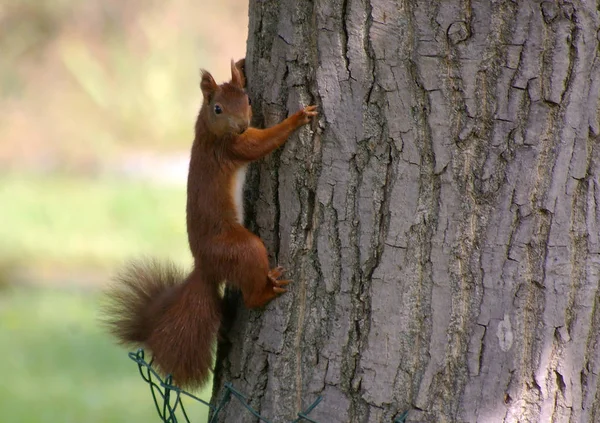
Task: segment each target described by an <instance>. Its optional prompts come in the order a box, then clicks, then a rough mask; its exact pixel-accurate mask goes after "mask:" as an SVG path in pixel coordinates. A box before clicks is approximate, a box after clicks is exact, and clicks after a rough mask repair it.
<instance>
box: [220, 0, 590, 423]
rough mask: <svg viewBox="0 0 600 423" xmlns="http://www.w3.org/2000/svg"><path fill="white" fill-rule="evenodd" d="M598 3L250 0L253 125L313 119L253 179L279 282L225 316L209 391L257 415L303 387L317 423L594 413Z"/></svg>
mask: <svg viewBox="0 0 600 423" xmlns="http://www.w3.org/2000/svg"><path fill="white" fill-rule="evenodd" d="M599 9H600V7H599V4H598V3H597V2H591V1H588V2H585V1H573V2H570V3H569V2H563V1H560V2H554V1H544V2H537V1H519V2H512V1H500V0H498V1H474V0H471V1H453V0H447V1H446V0H445V1H404V2H402V1H388V0H371V1H367V0H319V1H315V2H307V1H296V0H251V1H250V29H249V40H248V54H247V73H248V77H249V90H250V93H251V98H252V100H253V108H254V112H255V116H256V118H257V121H258V122H259V124H261V125H265V126H270V125H273V124H275V123H277V122H278V121H280V120H282V119H283V118H284V117H285V116H286V115H287V114H288V113H292V112H294V111H296V110H297V109H298V108H300V107H301V106H302V105H308V104H312V103H314V104H318V106H319V109H320V110H319V111H320V118H319V121H318V124H315V125H313V128H312V130H310V129H308V128H304V129H302V130H301V131H299V132H298V133H297V134H295V135H294V136H292V137H291V138H290V140H289V141H288V143H287V144H286V145H285V147H283V148H282V149H281V150H279V151H278V152H276V153H275V154H273V155H272V156H271V157H269V158H267V159H266V160H264V161H263V162H261V163H260V164H259V165H258V166H255V167H254V168H253V170H252V171H251V175H250V179H249V183H248V187H247V188H248V192H249V197H250V200H251V201H249V203H248V213H249V214H248V216H247V218H248V223H249V226H250V227H251V228H252V229H253V230H255V231H256V232H257V233H258V234H260V236H261V237H263V239H264V240H265V242H266V245H267V247H268V249H269V251H271V252H272V253H273V255H272V262H273V264H276V263H277V264H280V265H283V266H285V267H286V268H287V269H289V276H290V278H291V279H293V284H292V285H291V286H290V290H289V292H288V293H286V294H285V295H283V296H281V297H280V298H279V299H277V300H275V301H274V302H272V303H271V304H269V305H268V306H267V308H266V310H264V311H247V310H244V309H243V308H240V309H239V311H238V314H237V316H236V318H235V322H234V323H233V326H232V327H231V328H230V330H229V332H228V333H227V335H226V338H227V342H224V343H223V344H222V345H221V350H220V354H219V359H218V362H217V368H216V376H215V383H216V385H215V386H216V387H217V388H216V389H215V394H217V395H219V394H220V392H221V391H220V389H219V387H221V386H222V384H223V383H224V382H226V381H230V382H232V383H233V385H234V386H235V387H236V388H237V389H239V390H240V391H242V392H244V393H246V394H248V395H250V397H251V399H250V403H251V404H252V406H253V407H254V408H256V409H257V410H259V411H260V413H261V414H262V415H263V416H265V417H267V418H269V419H270V420H271V421H272V422H284V421H291V420H293V419H294V418H296V417H297V416H296V413H298V412H299V411H300V410H303V409H305V408H306V407H307V406H308V405H310V404H311V403H312V402H313V401H314V400H315V398H316V397H317V396H318V395H323V397H324V400H323V402H322V403H321V404H320V405H319V406H318V407H317V408H316V409H315V410H314V411H313V412H312V413H311V414H310V417H311V418H312V419H313V420H315V421H317V422H319V423H331V422H365V423H366V422H368V423H375V422H391V421H393V420H394V419H395V418H397V417H398V416H399V415H400V414H401V413H403V412H404V411H406V410H410V413H409V417H408V420H407V421H424V422H517V421H518V422H597V421H600V410H599V406H600V398H599V396H600V391H599V390H598V383H599V379H598V373H599V372H600V345H599V344H600V307H599V300H598V298H599V297H598V284H599V278H600V205H599V203H600V142H599V141H600V105H599V98H600V58H599V55H598V52H599V45H598V44H599V42H598V39H599V37H600V34H599V32H598V30H599V29H600V12H599V11H598V10H599ZM225 344H227V346H226V345H225ZM220 421H226V422H251V421H256V419H255V418H253V417H251V416H250V415H249V414H246V413H245V412H244V410H242V409H241V408H240V407H239V406H237V405H235V404H233V403H232V404H231V405H230V406H228V409H227V412H226V413H225V414H224V415H223V417H222V418H221V420H220Z"/></svg>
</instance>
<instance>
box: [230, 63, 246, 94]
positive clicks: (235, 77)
mask: <svg viewBox="0 0 600 423" xmlns="http://www.w3.org/2000/svg"><path fill="white" fill-rule="evenodd" d="M245 62H246V59H241V60H238V61H237V63H235V62H234V61H233V59H232V60H231V83H232V84H233V85H237V86H238V87H240V88H244V87H245V86H246V78H244V74H243V73H242V72H241V69H243V66H244V64H245Z"/></svg>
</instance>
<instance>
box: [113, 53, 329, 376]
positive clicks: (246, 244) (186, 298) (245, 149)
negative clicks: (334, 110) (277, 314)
mask: <svg viewBox="0 0 600 423" xmlns="http://www.w3.org/2000/svg"><path fill="white" fill-rule="evenodd" d="M244 65H245V62H244V59H242V60H240V61H238V62H237V63H233V61H232V63H231V74H232V75H231V81H230V82H228V83H224V84H222V85H217V84H216V83H215V81H214V79H213V77H212V76H211V75H210V73H208V72H206V71H203V72H202V81H201V84H200V86H201V88H202V93H203V95H204V102H203V104H202V108H201V109H200V112H199V115H198V119H197V121H196V136H195V139H194V144H193V146H192V154H191V159H190V168H189V174H188V190H187V230H188V240H189V245H190V250H191V252H192V255H193V257H194V269H193V270H192V272H191V273H190V274H189V275H188V276H187V277H184V275H183V274H181V273H180V272H179V271H177V269H175V268H174V267H173V266H160V265H158V264H156V263H155V262H150V263H134V264H133V265H132V266H130V267H129V268H128V269H126V271H125V272H123V274H122V275H121V276H120V280H119V283H118V284H116V285H115V286H113V287H112V288H111V290H109V291H108V296H109V298H110V299H111V302H110V304H109V306H108V307H107V309H106V314H107V319H106V320H107V323H108V325H109V328H110V330H111V331H112V333H113V334H114V335H115V336H116V337H117V338H118V339H119V341H120V342H121V343H123V344H127V345H129V344H133V345H142V346H144V347H146V348H148V349H150V350H151V351H152V353H153V355H154V362H155V364H156V365H157V367H158V368H159V369H160V370H161V371H162V372H163V373H165V374H166V373H170V374H172V375H173V380H174V381H175V383H177V384H179V385H180V386H185V387H197V386H199V385H202V384H203V383H205V382H206V380H207V379H208V377H209V375H210V369H211V365H212V362H213V343H214V340H215V336H216V334H217V331H218V328H219V325H220V320H221V314H222V312H221V302H220V301H221V300H220V296H219V286H220V284H221V283H222V281H226V282H227V283H228V284H230V285H232V286H234V287H237V288H239V289H240V290H241V291H242V294H243V297H244V303H245V304H246V306H247V307H261V306H263V305H265V304H266V303H267V302H269V301H270V300H272V299H273V298H275V297H276V296H277V295H279V294H281V293H283V292H285V288H284V286H285V285H287V283H288V282H289V281H286V280H279V278H280V276H281V274H282V269H281V268H275V269H269V262H268V258H267V251H266V248H265V246H264V244H263V242H262V240H261V239H260V238H259V237H257V236H256V235H254V234H253V233H251V232H250V231H248V230H247V229H246V228H245V227H244V226H243V222H242V221H241V220H242V219H241V218H240V212H239V210H238V209H237V208H236V206H237V207H239V206H241V205H240V204H237V203H239V202H240V195H239V189H240V186H239V184H240V183H243V182H242V181H240V180H239V179H238V178H239V177H240V171H241V170H242V168H243V167H245V166H246V165H247V164H248V163H249V162H252V161H254V160H258V159H260V158H262V157H264V156H266V155H267V154H269V153H270V152H271V151H273V150H275V149H276V148H278V147H280V146H281V145H282V144H283V143H284V142H285V141H286V139H287V138H288V137H289V136H290V134H291V133H292V132H293V131H295V130H296V129H297V128H299V127H300V126H302V125H305V124H307V123H309V122H310V120H311V119H312V117H313V116H316V114H317V113H316V108H315V107H314V106H309V107H306V108H304V109H302V110H300V111H298V112H296V113H295V114H293V115H292V116H290V117H288V118H287V119H285V120H284V121H283V122H281V123H280V124H278V125H275V126H273V127H272V128H268V129H255V128H249V124H250V118H251V116H252V110H251V108H250V105H249V101H248V96H247V94H246V92H245V90H244V88H245V83H246V76H245V74H244ZM217 106H218V108H219V110H220V113H217V112H216V109H215V108H216V107H217Z"/></svg>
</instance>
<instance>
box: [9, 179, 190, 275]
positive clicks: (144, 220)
mask: <svg viewBox="0 0 600 423" xmlns="http://www.w3.org/2000/svg"><path fill="white" fill-rule="evenodd" d="M0 222H2V224H1V225H0V239H2V242H1V243H0V260H1V261H3V262H5V263H13V264H14V265H16V266H18V267H25V268H30V269H36V270H37V271H38V273H42V272H43V271H44V269H51V270H50V271H51V272H52V271H56V270H57V269H65V270H67V271H69V272H70V271H72V270H73V269H86V271H94V270H101V269H104V270H106V269H112V268H113V267H115V266H118V265H120V264H121V263H122V262H123V260H126V259H128V258H134V257H139V256H152V257H157V258H161V259H171V260H174V261H176V262H178V263H181V264H189V262H190V254H189V252H188V246H187V236H186V232H185V188H184V187H173V186H156V185H149V184H146V183H144V182H141V181H133V180H118V179H114V178H113V179H110V178H109V179H107V178H105V179H93V178H85V179H83V178H79V179H76V178H73V177H67V176H57V175H54V176H52V175H50V176H49V175H43V176H34V175H15V174H8V175H0Z"/></svg>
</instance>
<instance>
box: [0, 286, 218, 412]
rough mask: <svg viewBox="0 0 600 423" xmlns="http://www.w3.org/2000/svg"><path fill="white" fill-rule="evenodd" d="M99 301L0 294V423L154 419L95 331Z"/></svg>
mask: <svg viewBox="0 0 600 423" xmlns="http://www.w3.org/2000/svg"><path fill="white" fill-rule="evenodd" d="M98 300H99V298H98V296H97V295H96V294H94V293H90V292H83V291H75V292H74V291H72V290H71V291H65V290H56V289H47V288H44V289H40V288H31V287H29V288H23V287H20V288H18V287H10V288H5V289H3V290H1V291H0V357H2V359H1V360H0V374H1V375H2V381H1V382H0V410H1V411H0V421H3V422H19V423H29V422H31V423H45V422H48V423H56V422H61V423H71V422H78V423H79V422H86V423H100V422H107V423H108V422H110V423H119V422H128V423H131V422H159V421H160V419H159V418H158V416H157V414H156V411H155V410H154V405H153V402H152V399H151V395H150V392H149V389H148V386H147V385H146V384H145V383H144V382H143V381H142V379H141V377H140V376H139V374H138V372H137V367H136V365H135V363H134V362H133V361H131V360H130V359H129V358H128V357H127V351H126V350H125V349H122V348H119V347H117V346H115V345H114V344H113V342H112V339H110V338H109V337H108V336H107V335H105V334H104V333H103V332H102V330H101V328H100V326H99V324H98V314H97V313H98V312H97V310H98ZM209 396H210V390H209V389H206V390H205V391H204V392H202V393H201V397H202V398H204V399H206V398H209ZM187 405H188V408H189V409H188V411H190V417H191V419H192V420H191V421H193V422H204V421H206V415H207V409H206V407H205V406H204V405H201V404H191V403H187Z"/></svg>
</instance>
